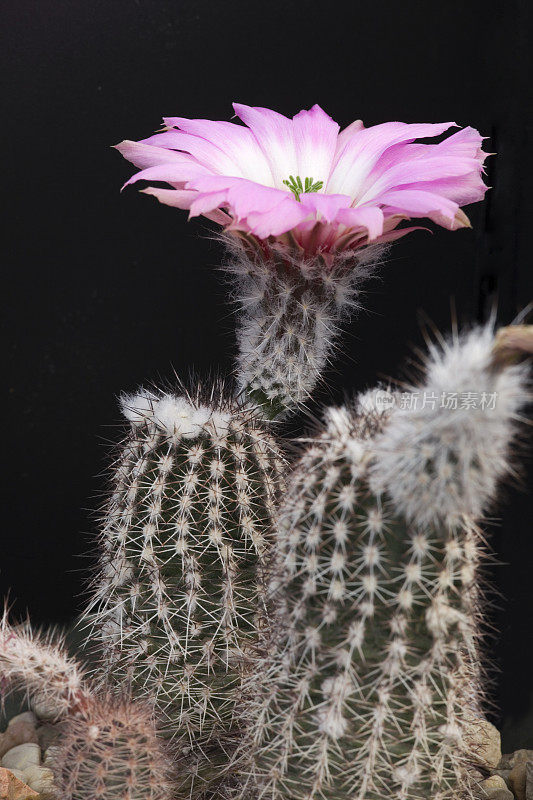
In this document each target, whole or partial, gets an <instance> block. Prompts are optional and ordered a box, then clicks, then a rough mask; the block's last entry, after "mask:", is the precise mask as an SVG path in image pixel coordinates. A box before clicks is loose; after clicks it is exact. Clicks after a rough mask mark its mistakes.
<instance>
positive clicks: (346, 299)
mask: <svg viewBox="0 0 533 800" xmlns="http://www.w3.org/2000/svg"><path fill="white" fill-rule="evenodd" d="M224 241H225V244H226V245H227V248H228V249H229V253H230V255H229V257H228V259H227V264H226V270H227V272H229V273H230V274H231V275H232V276H233V279H234V298H235V301H236V303H237V305H238V306H239V309H240V311H239V315H238V332H237V337H238V349H239V355H238V367H237V380H238V383H239V386H240V387H241V389H242V391H244V392H245V393H246V394H248V395H249V396H250V397H251V398H252V399H253V400H254V401H255V402H256V403H258V404H259V405H261V406H262V407H263V409H264V410H265V411H266V413H267V415H269V416H277V415H278V414H280V413H283V412H284V411H287V410H291V409H294V408H295V407H296V406H298V405H300V404H302V403H304V402H305V401H306V400H308V398H309V396H310V394H311V392H312V391H313V389H314V387H315V385H316V384H317V382H318V381H319V379H320V378H321V376H322V373H323V371H324V368H325V366H326V364H327V362H328V360H329V358H330V357H331V354H332V351H333V349H334V347H335V344H336V339H337V336H338V333H339V330H340V327H341V324H342V322H343V321H345V319H347V318H349V316H350V315H351V314H352V313H353V312H354V311H355V310H357V309H358V307H359V303H360V297H361V284H362V283H363V282H364V280H366V278H367V277H368V276H369V274H370V273H371V271H372V266H373V265H375V264H376V262H377V261H378V259H380V258H382V257H383V255H384V252H385V248H384V247H383V246H370V247H366V248H362V249H360V250H356V251H354V250H350V249H348V250H346V251H342V250H340V251H339V252H336V253H335V254H334V255H333V254H331V253H329V254H318V255H312V256H306V255H305V253H304V252H303V250H301V248H298V247H296V246H293V247H291V246H287V247H285V248H282V247H281V246H279V245H278V246H276V247H273V246H272V247H269V246H268V244H267V243H266V242H263V243H261V246H260V245H259V244H258V243H257V242H256V241H255V240H254V239H252V238H250V237H244V236H241V237H239V238H237V237H236V236H231V237H230V236H225V237H224Z"/></svg>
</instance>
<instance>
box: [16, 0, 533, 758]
mask: <svg viewBox="0 0 533 800" xmlns="http://www.w3.org/2000/svg"><path fill="white" fill-rule="evenodd" d="M529 5H530V4H529V3H528V2H527V1H526V0H505V2H496V3H492V4H490V3H486V2H477V0H443V1H442V2H435V1H434V0H425V1H424V2H415V1H414V0H404V1H403V2H390V0H384V1H383V2H381V3H368V2H359V0H351V2H350V3H348V4H346V5H342V4H341V3H340V2H338V1H337V0H332V2H305V0H299V2H293V1H292V0H283V2H281V1H280V0H270V2H268V3H265V2H252V1H251V0H248V2H242V0H233V1H232V0H228V1H227V2H220V0H219V1H218V2H217V1H216V0H215V1H213V0H194V2H190V1H189V0H97V1H96V2H95V1H94V0H35V2H30V1H29V0H4V4H3V8H2V12H1V16H2V19H1V20H0V21H1V23H2V31H3V33H2V38H3V40H4V41H3V42H2V43H1V44H2V47H1V59H2V64H1V66H2V71H1V74H2V78H3V84H4V92H3V95H4V98H5V101H6V111H5V114H4V115H3V121H2V126H1V133H2V156H3V158H2V162H3V166H2V182H1V192H2V196H3V199H4V211H3V218H4V222H7V225H6V226H5V227H4V235H3V239H4V242H5V243H6V256H5V257H4V259H3V266H4V278H3V288H4V289H5V290H6V292H5V298H6V308H5V311H4V312H3V316H2V322H3V326H4V330H5V334H6V338H7V356H8V369H7V383H6V386H5V395H6V396H7V406H6V410H5V412H4V415H3V427H4V434H3V439H4V456H3V459H4V464H5V467H6V469H5V476H4V480H3V485H4V487H5V490H6V491H5V499H4V501H3V506H2V511H3V513H2V541H1V545H0V594H1V593H5V592H7V591H8V589H9V588H11V596H12V598H13V599H16V600H17V608H18V610H19V611H22V610H24V609H26V608H27V609H28V610H29V611H30V613H31V615H32V617H33V618H34V620H36V621H38V622H42V623H50V622H59V623H67V622H68V621H69V620H71V619H73V618H74V616H75V615H76V614H77V613H78V611H79V609H80V607H81V606H82V603H83V600H82V596H81V593H82V590H83V581H84V577H85V572H86V568H87V566H88V564H89V562H90V560H91V558H92V557H93V555H94V547H93V546H92V545H91V540H90V536H89V534H90V532H91V531H94V528H95V523H94V517H93V516H92V515H93V513H94V509H95V508H96V507H97V506H98V503H99V496H100V493H101V491H102V488H103V486H104V479H103V478H102V477H99V475H100V476H101V473H102V471H103V470H104V469H105V467H106V465H107V463H108V460H109V442H112V441H114V440H115V439H116V438H117V437H118V436H119V429H118V428H117V427H116V425H117V423H118V412H117V406H116V401H115V397H116V395H117V394H118V393H119V392H120V391H122V390H131V389H133V388H135V387H136V386H137V385H138V384H140V383H141V382H146V381H147V380H149V379H156V380H157V379H158V377H161V378H162V379H168V378H170V377H171V376H172V370H173V369H176V370H177V372H178V373H179V374H182V375H183V374H186V373H187V372H188V370H189V369H190V367H191V366H192V365H194V366H195V367H196V368H197V370H198V372H199V374H200V375H202V374H204V375H207V374H208V373H209V371H210V370H211V369H212V368H215V369H218V370H220V371H221V372H223V373H227V372H229V371H230V369H231V366H232V357H233V352H234V333H233V319H232V311H231V308H230V306H229V305H228V304H227V302H226V299H225V291H224V288H223V284H222V280H221V276H220V274H218V273H217V270H216V266H217V264H218V263H219V261H220V249H219V245H218V244H216V243H215V242H213V241H212V240H210V239H209V224H208V223H205V222H202V221H198V220H196V221H193V222H191V223H189V224H188V223H187V221H186V215H185V214H184V213H182V212H179V211H176V210H174V209H169V208H166V207H162V206H159V205H158V204H157V203H156V202H155V201H154V200H152V199H151V198H147V197H144V196H142V195H139V194H138V193H137V191H136V190H135V189H130V190H128V191H126V192H125V193H124V194H123V195H120V194H119V188H120V186H121V184H122V183H123V182H124V180H125V179H126V178H127V177H128V176H129V175H130V174H131V172H132V168H131V167H130V165H128V164H127V163H126V162H124V161H123V160H122V159H121V157H120V155H119V154H118V153H116V152H115V151H113V150H111V149H110V145H112V144H114V143H116V142H118V141H120V140H121V139H123V138H132V139H139V138H142V137H145V136H148V135H150V134H151V133H152V132H153V131H154V130H155V129H156V128H158V127H159V124H160V119H161V117H162V116H163V115H181V116H187V117H207V118H211V119H229V118H230V116H231V114H232V110H231V106H230V103H231V101H232V100H238V101H240V102H244V103H248V104H251V105H264V106H269V107H272V108H275V109H277V110H279V111H281V112H283V113H285V114H288V115H292V114H294V113H296V112H297V111H299V110H300V109H301V108H308V107H310V106H311V105H312V104H313V103H315V102H318V103H319V104H321V105H322V107H323V108H324V109H325V110H326V111H328V113H330V114H331V115H332V116H333V117H334V118H335V119H336V120H337V121H338V122H339V123H341V125H342V126H344V125H346V124H348V123H349V122H351V121H352V120H353V119H355V118H357V117H362V118H363V120H364V121H365V124H367V125H371V124H376V123H379V122H384V121H387V120H395V119H399V120H403V121H406V122H430V121H431V122H437V121H443V120H451V119H453V120H456V121H457V122H458V123H459V124H460V125H473V126H474V127H476V128H478V129H479V130H481V132H482V133H483V134H484V135H486V136H490V137H491V141H490V142H488V143H486V145H485V149H489V150H491V151H497V153H498V155H497V157H496V158H492V159H490V160H489V170H490V172H489V183H490V184H491V185H492V186H493V187H494V188H493V189H492V191H491V192H490V193H489V194H488V196H487V199H486V201H485V203H483V204H479V205H477V206H474V207H473V208H471V209H470V212H469V213H470V216H471V219H472V222H473V225H474V230H473V231H469V230H466V231H459V232H457V233H453V234H452V233H449V232H447V231H444V230H441V229H437V228H434V232H433V235H430V234H427V233H421V232H418V233H415V234H411V235H410V236H408V237H407V238H406V239H403V240H402V241H400V242H398V243H397V244H395V245H394V249H393V251H392V257H391V261H390V263H389V264H388V265H387V266H386V267H385V268H384V269H383V271H382V281H381V282H376V283H374V284H373V285H372V287H371V290H372V291H371V293H370V294H369V296H368V299H367V308H368V311H367V312H365V313H363V314H362V315H361V316H360V317H359V319H358V320H355V321H354V322H352V324H351V325H350V328H349V332H348V336H345V338H344V349H345V352H344V354H343V355H342V356H341V357H339V358H338V359H337V360H336V363H335V367H336V368H335V369H334V370H332V372H331V375H330V376H329V377H330V387H331V388H330V391H329V394H326V395H324V397H325V399H333V400H339V399H342V396H343V391H344V390H346V389H348V390H349V389H352V388H356V387H363V386H364V385H367V384H371V383H373V382H374V381H375V379H376V376H377V375H379V374H384V375H396V374H398V368H399V365H400V364H401V362H402V361H403V360H404V359H405V357H406V356H407V355H408V354H409V348H410V346H411V344H412V343H419V342H420V341H421V334H420V329H419V322H418V320H417V312H418V310H419V309H423V310H424V311H425V312H426V313H427V315H428V316H429V317H430V318H431V319H432V320H433V321H434V322H435V323H436V325H437V326H438V327H439V328H440V329H441V330H442V329H446V328H447V327H449V324H450V298H454V299H455V305H456V307H457V312H458V316H459V318H460V319H462V320H476V319H477V320H480V321H482V320H484V319H486V317H487V314H488V313H489V311H490V308H491V307H492V306H493V304H494V303H495V302H497V303H498V315H499V319H500V320H501V321H502V322H509V321H510V320H511V319H512V318H513V316H514V315H515V313H516V312H517V311H518V310H519V309H521V308H522V307H524V305H526V304H527V303H528V302H529V300H530V298H531V296H532V295H533V292H532V284H531V274H532V270H531V258H530V254H529V248H528V244H529V239H530V228H531V225H532V218H533V217H532V215H533V204H532V201H531V191H530V180H531V174H532V169H531V167H532V158H531V148H532V146H533V141H532V135H531V134H532V127H531V116H530V114H529V113H528V110H529V109H530V108H531V93H530V83H531V79H532V74H531V69H530V64H529V63H528V60H527V55H528V49H529V47H530V45H531V42H530V40H529V34H530V32H531V19H530V16H531V12H530V11H529ZM502 517H503V523H502V525H501V526H498V527H496V528H495V531H494V534H493V544H494V546H495V549H496V551H497V553H498V555H499V557H500V558H501V560H502V561H504V562H506V563H505V565H504V566H500V567H498V568H495V569H494V570H493V571H492V572H493V579H494V581H495V583H496V585H497V588H498V590H499V591H501V592H502V594H503V595H504V596H505V598H506V599H505V601H500V603H499V604H500V606H501V608H500V610H496V611H493V612H492V614H493V618H494V621H495V623H496V624H497V625H498V626H499V628H500V630H501V631H502V634H501V636H500V637H499V639H497V640H496V641H495V642H493V643H492V644H490V646H489V649H490V651H491V653H492V655H494V656H495V657H496V659H497V661H498V663H499V665H500V667H501V669H502V672H501V674H500V676H499V678H498V685H497V687H496V690H495V693H494V698H495V701H496V702H497V703H498V705H499V707H500V709H501V714H499V713H498V712H497V713H496V714H495V717H494V719H495V720H496V721H498V723H499V724H502V723H503V724H504V734H505V735H504V747H505V746H506V747H507V749H510V748H512V747H515V746H516V747H518V746H522V747H526V746H529V747H533V725H531V724H530V723H528V716H527V714H528V713H531V695H532V691H533V686H532V683H531V678H532V675H533V664H532V658H531V657H532V650H533V647H532V643H531V640H532V638H533V621H532V609H533V580H532V575H531V572H532V565H533V537H532V536H531V533H532V530H531V528H532V502H531V498H530V497H528V496H527V494H525V493H520V492H518V491H516V490H511V491H510V492H509V493H508V496H507V498H506V504H505V506H503V507H502ZM528 725H529V729H528Z"/></svg>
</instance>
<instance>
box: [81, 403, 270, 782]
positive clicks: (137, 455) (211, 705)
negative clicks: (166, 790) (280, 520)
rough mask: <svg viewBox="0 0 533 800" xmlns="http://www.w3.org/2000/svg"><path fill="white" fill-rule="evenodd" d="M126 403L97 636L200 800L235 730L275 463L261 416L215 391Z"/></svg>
mask: <svg viewBox="0 0 533 800" xmlns="http://www.w3.org/2000/svg"><path fill="white" fill-rule="evenodd" d="M122 407H123V410H124V413H125V414H126V416H127V417H128V419H129V420H130V423H131V428H130V433H129V437H128V439H127V441H126V443H125V444H124V447H123V451H122V454H121V456H120V458H119V463H118V468H117V471H116V475H115V479H114V492H113V495H112V498H111V503H110V506H109V509H108V513H107V516H106V520H105V525H104V528H103V532H102V536H101V541H102V546H103V557H102V568H101V571H100V574H99V576H98V579H97V589H96V596H95V601H94V611H93V616H92V624H93V631H94V635H95V636H96V637H100V638H101V641H102V644H103V647H104V650H105V653H106V654H107V657H108V668H109V670H110V671H111V674H115V673H116V674H118V675H123V674H126V675H128V676H129V677H130V678H131V680H132V682H133V685H134V687H135V689H136V691H137V692H140V693H141V694H146V695H147V696H148V697H154V699H155V701H156V704H157V707H158V708H159V709H160V711H161V712H162V713H163V715H164V717H165V719H166V720H167V730H168V734H169V735H170V736H173V737H177V745H178V750H179V753H181V755H182V756H183V757H184V759H185V762H186V766H184V767H183V770H182V778H183V781H184V787H183V788H182V791H183V792H185V793H186V794H189V793H195V792H199V791H201V790H203V788H204V786H205V784H206V783H208V782H210V781H212V780H216V779H217V777H218V775H219V773H220V772H222V771H224V770H225V768H226V766H227V763H228V760H229V758H230V754H231V750H232V747H233V743H234V741H233V740H234V738H235V737H236V736H237V735H238V732H239V730H240V725H241V723H240V722H239V713H240V702H241V698H240V686H241V682H242V680H243V678H244V676H245V675H246V674H247V673H248V671H249V669H250V665H251V664H253V657H254V652H255V646H256V642H257V630H258V628H259V627H260V625H261V619H262V617H263V615H264V599H263V596H262V588H261V587H262V583H261V581H260V570H261V569H262V565H263V563H264V561H265V559H266V557H267V554H268V552H269V547H270V543H271V539H272V526H271V518H272V513H273V509H274V501H275V498H276V495H277V491H278V489H279V485H280V478H281V471H282V461H281V457H280V453H279V451H278V448H277V447H276V445H275V443H274V441H273V439H272V437H271V436H270V434H269V433H268V432H267V430H266V429H265V427H264V426H263V424H262V422H261V421H259V420H258V418H257V414H256V412H255V411H253V410H250V409H249V408H244V407H242V406H241V405H239V404H237V403H236V402H234V401H233V400H225V399H224V396H223V394H218V393H214V394H212V395H210V396H209V397H206V398H204V399H202V398H200V397H196V398H192V397H190V396H185V395H181V396H176V395H170V394H167V395H162V394H155V393H152V392H141V393H140V394H139V395H137V396H133V397H125V398H123V400H122ZM193 745H194V748H193V752H192V753H191V747H192V746H193ZM196 773H198V775H197V776H196Z"/></svg>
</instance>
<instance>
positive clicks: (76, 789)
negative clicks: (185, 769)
mask: <svg viewBox="0 0 533 800" xmlns="http://www.w3.org/2000/svg"><path fill="white" fill-rule="evenodd" d="M47 763H49V764H50V767H51V769H52V771H53V773H54V776H55V782H56V785H57V786H58V787H59V789H60V797H61V798H62V800H170V798H171V797H173V796H174V793H173V787H172V780H171V777H172V767H171V762H169V757H168V755H167V754H166V753H165V752H164V750H163V748H162V745H161V742H160V741H159V740H158V739H157V738H156V736H155V731H154V725H153V720H152V713H151V710H150V707H149V706H144V705H143V704H140V703H132V702H131V700H129V699H128V698H126V699H124V698H120V697H118V698H117V697H115V696H112V695H107V696H104V697H98V698H92V699H91V702H89V703H87V704H86V705H85V707H84V709H83V711H82V712H81V713H80V714H77V715H75V716H71V717H69V718H68V719H67V720H66V721H65V722H64V723H63V724H62V725H61V736H60V742H59V746H57V747H53V753H52V755H51V757H50V759H49V760H48V762H47Z"/></svg>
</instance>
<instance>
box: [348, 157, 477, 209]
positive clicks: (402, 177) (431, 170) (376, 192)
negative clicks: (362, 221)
mask: <svg viewBox="0 0 533 800" xmlns="http://www.w3.org/2000/svg"><path fill="white" fill-rule="evenodd" d="M397 159H398V163H396V164H394V165H393V166H391V167H390V168H389V169H387V170H385V172H383V173H382V174H381V175H380V176H377V175H376V177H375V179H374V180H373V181H372V182H370V181H367V182H365V190H364V193H362V194H360V195H359V196H356V200H357V202H358V203H361V204H363V203H367V202H369V201H370V200H372V201H374V202H379V198H380V196H381V194H382V193H383V192H386V191H388V190H390V189H393V188H394V187H398V186H402V185H404V184H414V183H418V182H419V181H425V182H427V181H434V180H439V179H443V178H457V177H460V176H463V175H466V174H468V173H469V172H472V171H473V170H475V169H476V167H477V166H478V162H477V160H476V159H475V158H471V157H464V156H463V157H456V158H450V157H449V156H446V155H431V151H430V153H428V154H427V157H424V156H423V155H420V156H419V157H418V158H413V159H405V158H404V157H403V155H402V153H401V152H398V151H397ZM369 183H370V185H368V184H369Z"/></svg>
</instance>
